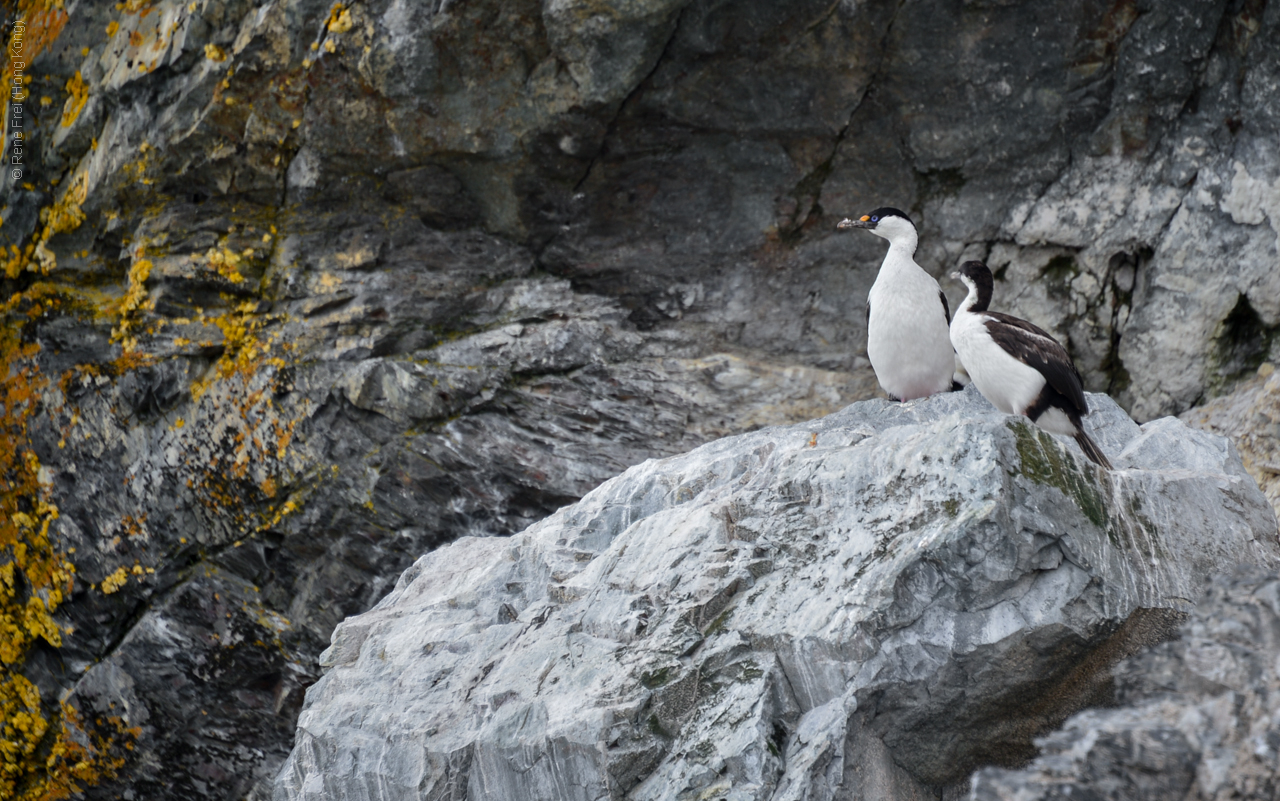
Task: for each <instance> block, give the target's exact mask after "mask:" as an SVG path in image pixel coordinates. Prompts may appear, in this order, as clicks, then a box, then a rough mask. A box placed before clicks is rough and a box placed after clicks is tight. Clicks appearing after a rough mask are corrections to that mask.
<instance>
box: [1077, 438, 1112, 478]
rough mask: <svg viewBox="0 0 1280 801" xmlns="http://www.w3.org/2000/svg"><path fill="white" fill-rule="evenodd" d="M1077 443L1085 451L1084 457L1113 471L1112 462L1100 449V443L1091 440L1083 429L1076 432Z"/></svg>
mask: <svg viewBox="0 0 1280 801" xmlns="http://www.w3.org/2000/svg"><path fill="white" fill-rule="evenodd" d="M1076 442H1078V443H1079V444H1080V450H1082V451H1084V455H1085V456H1088V457H1089V458H1090V459H1091V460H1092V461H1093V462H1094V463H1096V464H1098V465H1101V466H1102V467H1104V468H1106V469H1107V470H1110V469H1111V460H1109V459H1107V455H1106V454H1105V453H1103V452H1102V449H1101V448H1099V447H1098V443H1096V442H1094V441H1093V440H1092V439H1090V438H1089V435H1088V434H1086V433H1084V430H1083V429H1081V430H1079V431H1077V432H1076Z"/></svg>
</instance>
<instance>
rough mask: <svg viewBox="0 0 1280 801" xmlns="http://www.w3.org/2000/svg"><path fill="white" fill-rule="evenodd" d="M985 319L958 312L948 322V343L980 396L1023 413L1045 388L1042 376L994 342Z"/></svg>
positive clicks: (1009, 412) (1000, 406)
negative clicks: (949, 331)
mask: <svg viewBox="0 0 1280 801" xmlns="http://www.w3.org/2000/svg"><path fill="white" fill-rule="evenodd" d="M985 319H986V315H984V314H982V313H981V312H978V313H977V314H973V313H970V312H967V311H963V310H962V311H958V312H957V313H956V316H955V319H953V320H952V322H951V344H952V345H954V346H955V349H956V353H957V354H959V356H960V361H961V362H962V363H963V364H964V367H965V370H967V371H968V373H969V377H970V378H972V379H973V383H974V385H975V386H976V387H977V388H978V391H979V392H981V393H982V395H983V397H985V398H986V399H987V400H989V401H991V404H992V405H993V406H995V407H996V408H997V409H999V410H1000V411H1002V412H1004V413H1006V414H1024V413H1025V412H1026V410H1027V407H1028V406H1030V405H1031V404H1032V403H1033V402H1034V401H1035V399H1036V398H1037V397H1038V396H1039V395H1040V390H1042V389H1044V385H1045V379H1044V376H1043V375H1041V374H1040V371H1039V370H1037V369H1035V368H1034V367H1031V366H1029V365H1026V364H1023V363H1022V362H1020V361H1018V360H1017V359H1015V358H1014V357H1013V356H1011V355H1010V354H1009V352H1008V351H1006V350H1005V349H1004V348H1002V347H1000V346H999V345H998V344H996V342H995V340H994V339H992V338H991V333H990V332H989V331H988V330H987V326H986V324H985V323H984V320H985Z"/></svg>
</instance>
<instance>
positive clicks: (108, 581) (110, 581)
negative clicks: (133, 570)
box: [100, 567, 129, 595]
mask: <svg viewBox="0 0 1280 801" xmlns="http://www.w3.org/2000/svg"><path fill="white" fill-rule="evenodd" d="M128 582H129V571H128V570H126V569H125V568H123V567H120V568H117V569H116V572H114V573H112V574H111V575H109V576H107V577H106V578H104V579H103V580H102V584H101V585H100V586H101V587H102V594H103V595H114V594H115V593H117V592H119V591H120V588H121V587H123V586H124V585H125V584H127V583H128Z"/></svg>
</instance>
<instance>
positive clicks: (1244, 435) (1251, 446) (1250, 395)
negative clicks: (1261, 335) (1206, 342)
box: [1179, 362, 1280, 515]
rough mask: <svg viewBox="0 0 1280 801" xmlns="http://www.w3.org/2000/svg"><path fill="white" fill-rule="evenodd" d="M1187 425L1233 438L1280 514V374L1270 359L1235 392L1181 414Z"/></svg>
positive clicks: (1245, 467)
mask: <svg viewBox="0 0 1280 801" xmlns="http://www.w3.org/2000/svg"><path fill="white" fill-rule="evenodd" d="M1179 416H1180V417H1181V419H1182V420H1183V421H1184V422H1186V423H1187V425H1192V426H1195V427H1196V428H1202V429H1204V430H1205V431H1212V432H1213V433H1215V434H1219V435H1221V436H1225V437H1230V438H1231V441H1232V442H1234V443H1235V444H1236V450H1238V451H1239V452H1240V460H1241V461H1242V462H1243V463H1244V469H1245V470H1248V471H1249V475H1251V476H1253V479H1254V480H1255V481H1257V482H1258V487H1259V488H1260V489H1261V490H1262V494H1263V495H1266V496H1267V499H1268V500H1270V501H1271V507H1272V508H1273V509H1275V510H1276V514H1277V515H1280V374H1277V373H1276V368H1275V365H1274V364H1272V363H1270V362H1266V363H1264V364H1263V365H1262V366H1261V367H1260V368H1258V375H1257V376H1256V377H1255V378H1253V379H1252V380H1249V381H1245V382H1243V383H1241V384H1240V385H1239V386H1238V387H1236V388H1235V389H1234V390H1233V391H1232V392H1230V393H1229V394H1227V395H1223V396H1222V397H1218V398H1214V399H1213V400H1212V401H1210V402H1209V403H1206V404H1205V405H1203V406H1198V407H1196V408H1195V409H1191V410H1190V411H1186V412H1183V413H1182V414H1181V415H1179Z"/></svg>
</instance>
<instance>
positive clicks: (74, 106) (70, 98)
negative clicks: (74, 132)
mask: <svg viewBox="0 0 1280 801" xmlns="http://www.w3.org/2000/svg"><path fill="white" fill-rule="evenodd" d="M65 88H66V90H67V102H66V104H65V105H64V106H63V107H62V127H63V128H70V127H71V124H72V123H73V122H75V121H76V118H77V117H79V116H80V112H81V110H83V109H84V104H85V103H87V102H89V86H88V85H87V84H86V83H85V82H84V79H83V78H81V77H80V71H79V70H76V74H75V75H72V76H71V78H70V79H68V80H67V85H66V87H65Z"/></svg>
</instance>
